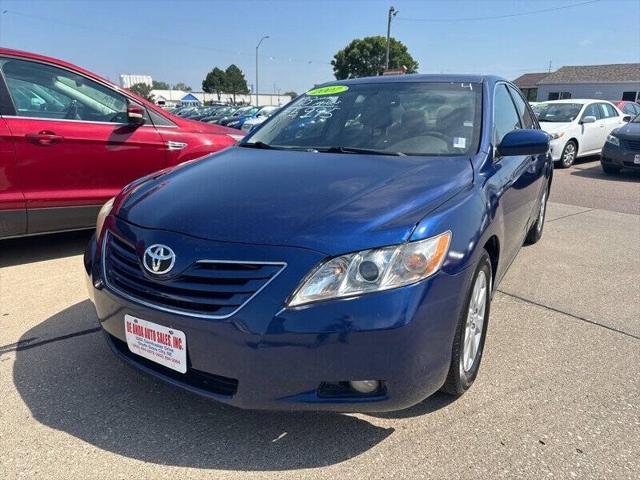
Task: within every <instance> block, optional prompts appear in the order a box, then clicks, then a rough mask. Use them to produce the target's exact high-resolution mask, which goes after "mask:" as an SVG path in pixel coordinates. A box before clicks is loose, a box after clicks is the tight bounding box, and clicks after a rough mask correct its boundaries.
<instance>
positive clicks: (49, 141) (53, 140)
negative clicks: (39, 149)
mask: <svg viewBox="0 0 640 480" xmlns="http://www.w3.org/2000/svg"><path fill="white" fill-rule="evenodd" d="M25 138H26V139H27V140H29V141H30V142H31V143H37V144H38V145H43V146H49V145H56V144H58V143H62V142H63V141H64V137H63V136H62V135H56V134H55V133H53V132H51V131H49V130H42V131H41V132H38V133H27V134H26V135H25Z"/></svg>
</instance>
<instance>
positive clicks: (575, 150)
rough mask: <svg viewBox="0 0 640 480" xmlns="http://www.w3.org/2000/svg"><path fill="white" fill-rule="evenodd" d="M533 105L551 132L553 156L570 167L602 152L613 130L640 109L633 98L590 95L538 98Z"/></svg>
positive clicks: (627, 120) (612, 168)
mask: <svg viewBox="0 0 640 480" xmlns="http://www.w3.org/2000/svg"><path fill="white" fill-rule="evenodd" d="M531 107H532V110H533V111H534V113H535V115H536V117H537V118H538V121H539V122H540V126H541V127H542V129H543V130H545V131H546V132H547V133H549V135H550V136H551V143H550V148H551V157H552V158H553V160H554V162H556V164H557V165H558V166H559V167H561V168H568V167H570V166H571V165H573V163H574V161H575V160H576V159H577V158H579V157H584V156H587V155H598V154H600V153H601V152H602V149H603V146H604V145H605V142H607V141H608V140H607V139H608V138H609V137H611V133H612V132H613V131H614V130H616V129H618V128H619V127H622V126H624V125H625V124H626V123H627V122H629V121H630V120H631V119H632V118H633V117H636V116H637V115H638V113H640V105H638V104H636V103H634V102H625V101H621V102H615V103H614V102H608V101H604V100H589V99H586V100H584V99H566V100H554V101H549V102H537V103H535V104H532V106H531ZM623 109H624V110H623ZM627 112H629V113H627ZM638 140H640V139H638ZM638 153H639V154H640V151H638ZM637 158H638V166H640V157H637ZM603 165H604V164H603ZM632 165H633V163H631V165H628V166H632ZM625 166H627V165H626V164H625ZM621 167H622V165H620V168H621ZM609 170H615V168H614V167H613V166H612V167H611V168H610V169H609ZM618 170H619V169H618ZM605 171H606V169H605Z"/></svg>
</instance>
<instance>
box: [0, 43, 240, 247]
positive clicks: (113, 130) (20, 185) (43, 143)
mask: <svg viewBox="0 0 640 480" xmlns="http://www.w3.org/2000/svg"><path fill="white" fill-rule="evenodd" d="M238 133H239V132H238V131H237V130H231V129H226V128H222V127H217V126H210V125H203V124H200V123H198V122H191V121H189V120H184V119H182V118H180V117H177V116H174V115H171V114H170V113H168V112H166V111H164V110H163V109H161V108H160V107H157V106H156V105H154V104H152V103H150V102H147V101H146V100H143V99H142V98H140V97H138V96H136V95H135V94H133V93H131V92H129V91H127V90H124V89H122V88H120V87H118V86H116V85H114V84H112V83H111V82H109V81H107V80H105V79H103V78H100V77H99V76H97V75H95V74H93V73H91V72H88V71H86V70H83V69H81V68H79V67H76V66H74V65H71V64H70V63H67V62H63V61H61V60H55V59H53V58H49V57H44V56H41V55H36V54H32V53H26V52H19V51H16V50H9V49H4V48H2V49H0V172H2V175H1V176H0V178H1V179H2V180H0V238H6V237H12V236H22V235H30V234H37V233H46V232H52V231H61V230H72V229H82V228H93V226H95V219H96V214H97V213H98V210H99V209H100V207H101V206H102V205H103V204H104V203H105V201H107V200H108V199H109V198H110V197H112V196H113V195H114V194H115V193H117V192H118V191H120V190H121V189H122V187H124V186H125V185H126V184H127V183H129V182H131V181H132V180H134V179H136V178H138V177H141V176H144V175H147V174H149V173H151V172H155V171H157V170H161V169H164V168H167V167H170V166H173V165H177V164H178V163H181V162H184V161H186V160H191V159H194V158H197V157H202V156H203V155H206V154H208V153H211V152H215V151H218V150H221V149H223V148H226V147H228V146H230V145H232V144H233V143H235V142H236V141H237V140H238V138H240V136H239V135H238Z"/></svg>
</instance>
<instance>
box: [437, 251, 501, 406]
mask: <svg viewBox="0 0 640 480" xmlns="http://www.w3.org/2000/svg"><path fill="white" fill-rule="evenodd" d="M491 279H492V276H491V261H490V259H489V254H488V253H487V251H486V250H483V251H482V255H481V256H480V261H479V262H478V266H477V267H476V271H475V273H474V276H473V281H472V282H471V288H470V289H469V292H468V293H467V299H466V303H465V306H466V308H464V309H463V310H462V312H461V314H460V318H459V319H458V326H457V328H456V333H455V338H454V340H453V348H452V351H451V365H450V366H449V374H448V375H447V380H446V381H445V383H444V385H443V386H442V391H443V392H445V393H448V394H449V395H456V396H458V395H462V394H463V393H464V392H465V391H467V390H468V389H469V387H471V385H472V384H473V382H474V380H475V379H476V376H477V375H478V369H479V368H480V360H481V359H482V351H483V349H484V339H485V337H486V335H487V324H488V322H489V307H490V305H491Z"/></svg>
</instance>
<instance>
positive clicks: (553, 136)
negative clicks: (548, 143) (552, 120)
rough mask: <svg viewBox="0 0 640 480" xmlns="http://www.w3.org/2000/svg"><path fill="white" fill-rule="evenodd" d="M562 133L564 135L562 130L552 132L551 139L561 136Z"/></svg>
mask: <svg viewBox="0 0 640 480" xmlns="http://www.w3.org/2000/svg"><path fill="white" fill-rule="evenodd" d="M563 135H564V132H556V133H552V134H551V140H557V139H558V138H560V137H562V136H563Z"/></svg>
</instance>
